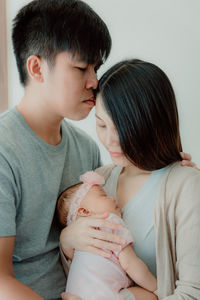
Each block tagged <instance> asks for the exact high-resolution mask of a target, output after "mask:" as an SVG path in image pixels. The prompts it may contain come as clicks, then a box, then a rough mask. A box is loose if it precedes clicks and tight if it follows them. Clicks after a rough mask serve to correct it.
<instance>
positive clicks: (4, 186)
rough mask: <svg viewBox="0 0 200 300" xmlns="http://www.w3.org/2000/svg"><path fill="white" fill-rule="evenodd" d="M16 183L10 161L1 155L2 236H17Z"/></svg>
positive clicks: (0, 198)
mask: <svg viewBox="0 0 200 300" xmlns="http://www.w3.org/2000/svg"><path fill="white" fill-rule="evenodd" d="M16 190H17V189H16V183H15V177H14V173H13V171H12V168H11V167H10V165H9V163H8V161H7V160H6V159H5V158H4V156H3V155H1V154H0V236H1V237H5V236H13V235H16V197H17V193H16Z"/></svg>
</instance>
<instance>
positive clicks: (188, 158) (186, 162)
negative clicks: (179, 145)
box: [180, 152, 199, 170]
mask: <svg viewBox="0 0 200 300" xmlns="http://www.w3.org/2000/svg"><path fill="white" fill-rule="evenodd" d="M180 154H181V157H182V159H183V160H182V161H181V165H182V166H187V167H192V168H194V169H197V170H199V169H198V167H197V165H196V164H195V163H194V162H193V161H192V157H191V155H190V154H189V153H185V152H180Z"/></svg>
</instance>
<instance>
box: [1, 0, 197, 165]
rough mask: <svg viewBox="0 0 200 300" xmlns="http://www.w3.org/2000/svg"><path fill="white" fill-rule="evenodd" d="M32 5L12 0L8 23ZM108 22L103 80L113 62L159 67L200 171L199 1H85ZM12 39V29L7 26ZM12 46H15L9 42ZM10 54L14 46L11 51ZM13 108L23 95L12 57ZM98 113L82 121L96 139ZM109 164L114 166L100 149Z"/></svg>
mask: <svg viewBox="0 0 200 300" xmlns="http://www.w3.org/2000/svg"><path fill="white" fill-rule="evenodd" d="M27 2H29V1H27V0H15V1H13V0H7V3H8V12H7V15H8V23H9V24H11V19H12V18H13V16H14V15H15V13H16V11H17V10H18V8H19V7H21V6H22V5H23V4H24V3H27ZM86 2H87V3H88V4H89V5H91V6H92V7H93V8H94V10H95V11H96V12H97V13H99V15H100V16H101V17H102V18H103V19H104V21H105V22H106V24H107V25H108V27H109V30H110V32H111V36H112V39H113V47H112V52H111V55H110V57H109V59H108V61H107V62H106V64H105V65H104V66H103V67H102V69H101V70H100V71H99V76H100V75H101V74H102V73H103V72H104V71H105V70H107V68H108V67H109V66H110V65H112V64H113V63H115V62H117V61H119V60H121V59H124V58H131V57H137V58H141V59H144V60H148V61H151V62H153V63H155V64H157V65H158V66H160V67H161V68H162V69H163V70H164V71H165V72H166V73H167V75H168V76H169V78H170V80H171V81H172V84H173V86H174V90H175V93H176V96H177V102H178V108H179V115H180V127H181V136H182V142H183V148H184V151H186V152H189V153H191V154H192V157H193V160H194V161H195V162H196V163H197V164H198V165H199V166H200V138H199V131H200V121H199V114H200V100H199V98H200V55H199V53H200V18H199V11H200V1H199V0H167V1H160V0H124V1H119V0H86ZM8 32H9V34H10V25H9V27H8ZM9 43H10V42H9ZM10 49H11V46H10ZM9 66H10V70H9V83H10V89H9V96H10V97H9V99H10V106H13V105H15V104H16V103H18V101H19V99H20V97H21V96H22V92H23V91H22V89H21V88H20V85H19V80H18V77H17V71H16V67H15V63H14V58H13V55H12V52H11V50H10V53H9ZM94 123H95V120H94V112H92V113H91V115H90V116H89V117H88V118H87V119H85V120H83V121H80V122H76V125H77V126H81V127H82V128H83V129H85V130H86V131H87V132H88V133H89V134H91V135H92V136H93V138H94V139H95V140H97V137H96V133H95V128H94ZM101 152H102V157H103V161H104V163H107V162H109V161H110V158H109V157H108V155H107V153H106V151H105V150H104V149H103V148H102V147H101Z"/></svg>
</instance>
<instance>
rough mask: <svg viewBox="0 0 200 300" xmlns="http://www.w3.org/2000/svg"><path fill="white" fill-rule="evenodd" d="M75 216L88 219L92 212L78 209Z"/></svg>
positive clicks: (82, 208)
mask: <svg viewBox="0 0 200 300" xmlns="http://www.w3.org/2000/svg"><path fill="white" fill-rule="evenodd" d="M77 215H78V216H79V217H88V216H91V215H92V212H91V211H89V210H88V209H86V208H84V207H79V209H78V211H77Z"/></svg>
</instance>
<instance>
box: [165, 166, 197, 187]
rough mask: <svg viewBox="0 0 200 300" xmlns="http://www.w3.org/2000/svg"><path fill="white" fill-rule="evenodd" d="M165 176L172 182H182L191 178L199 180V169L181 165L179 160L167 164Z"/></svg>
mask: <svg viewBox="0 0 200 300" xmlns="http://www.w3.org/2000/svg"><path fill="white" fill-rule="evenodd" d="M167 177H168V180H169V181H172V182H173V181H178V182H182V181H185V180H189V179H192V178H196V179H197V180H200V171H199V170H197V169H194V168H192V167H187V166H181V164H180V162H176V163H173V164H172V165H170V166H169V168H168V172H167Z"/></svg>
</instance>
